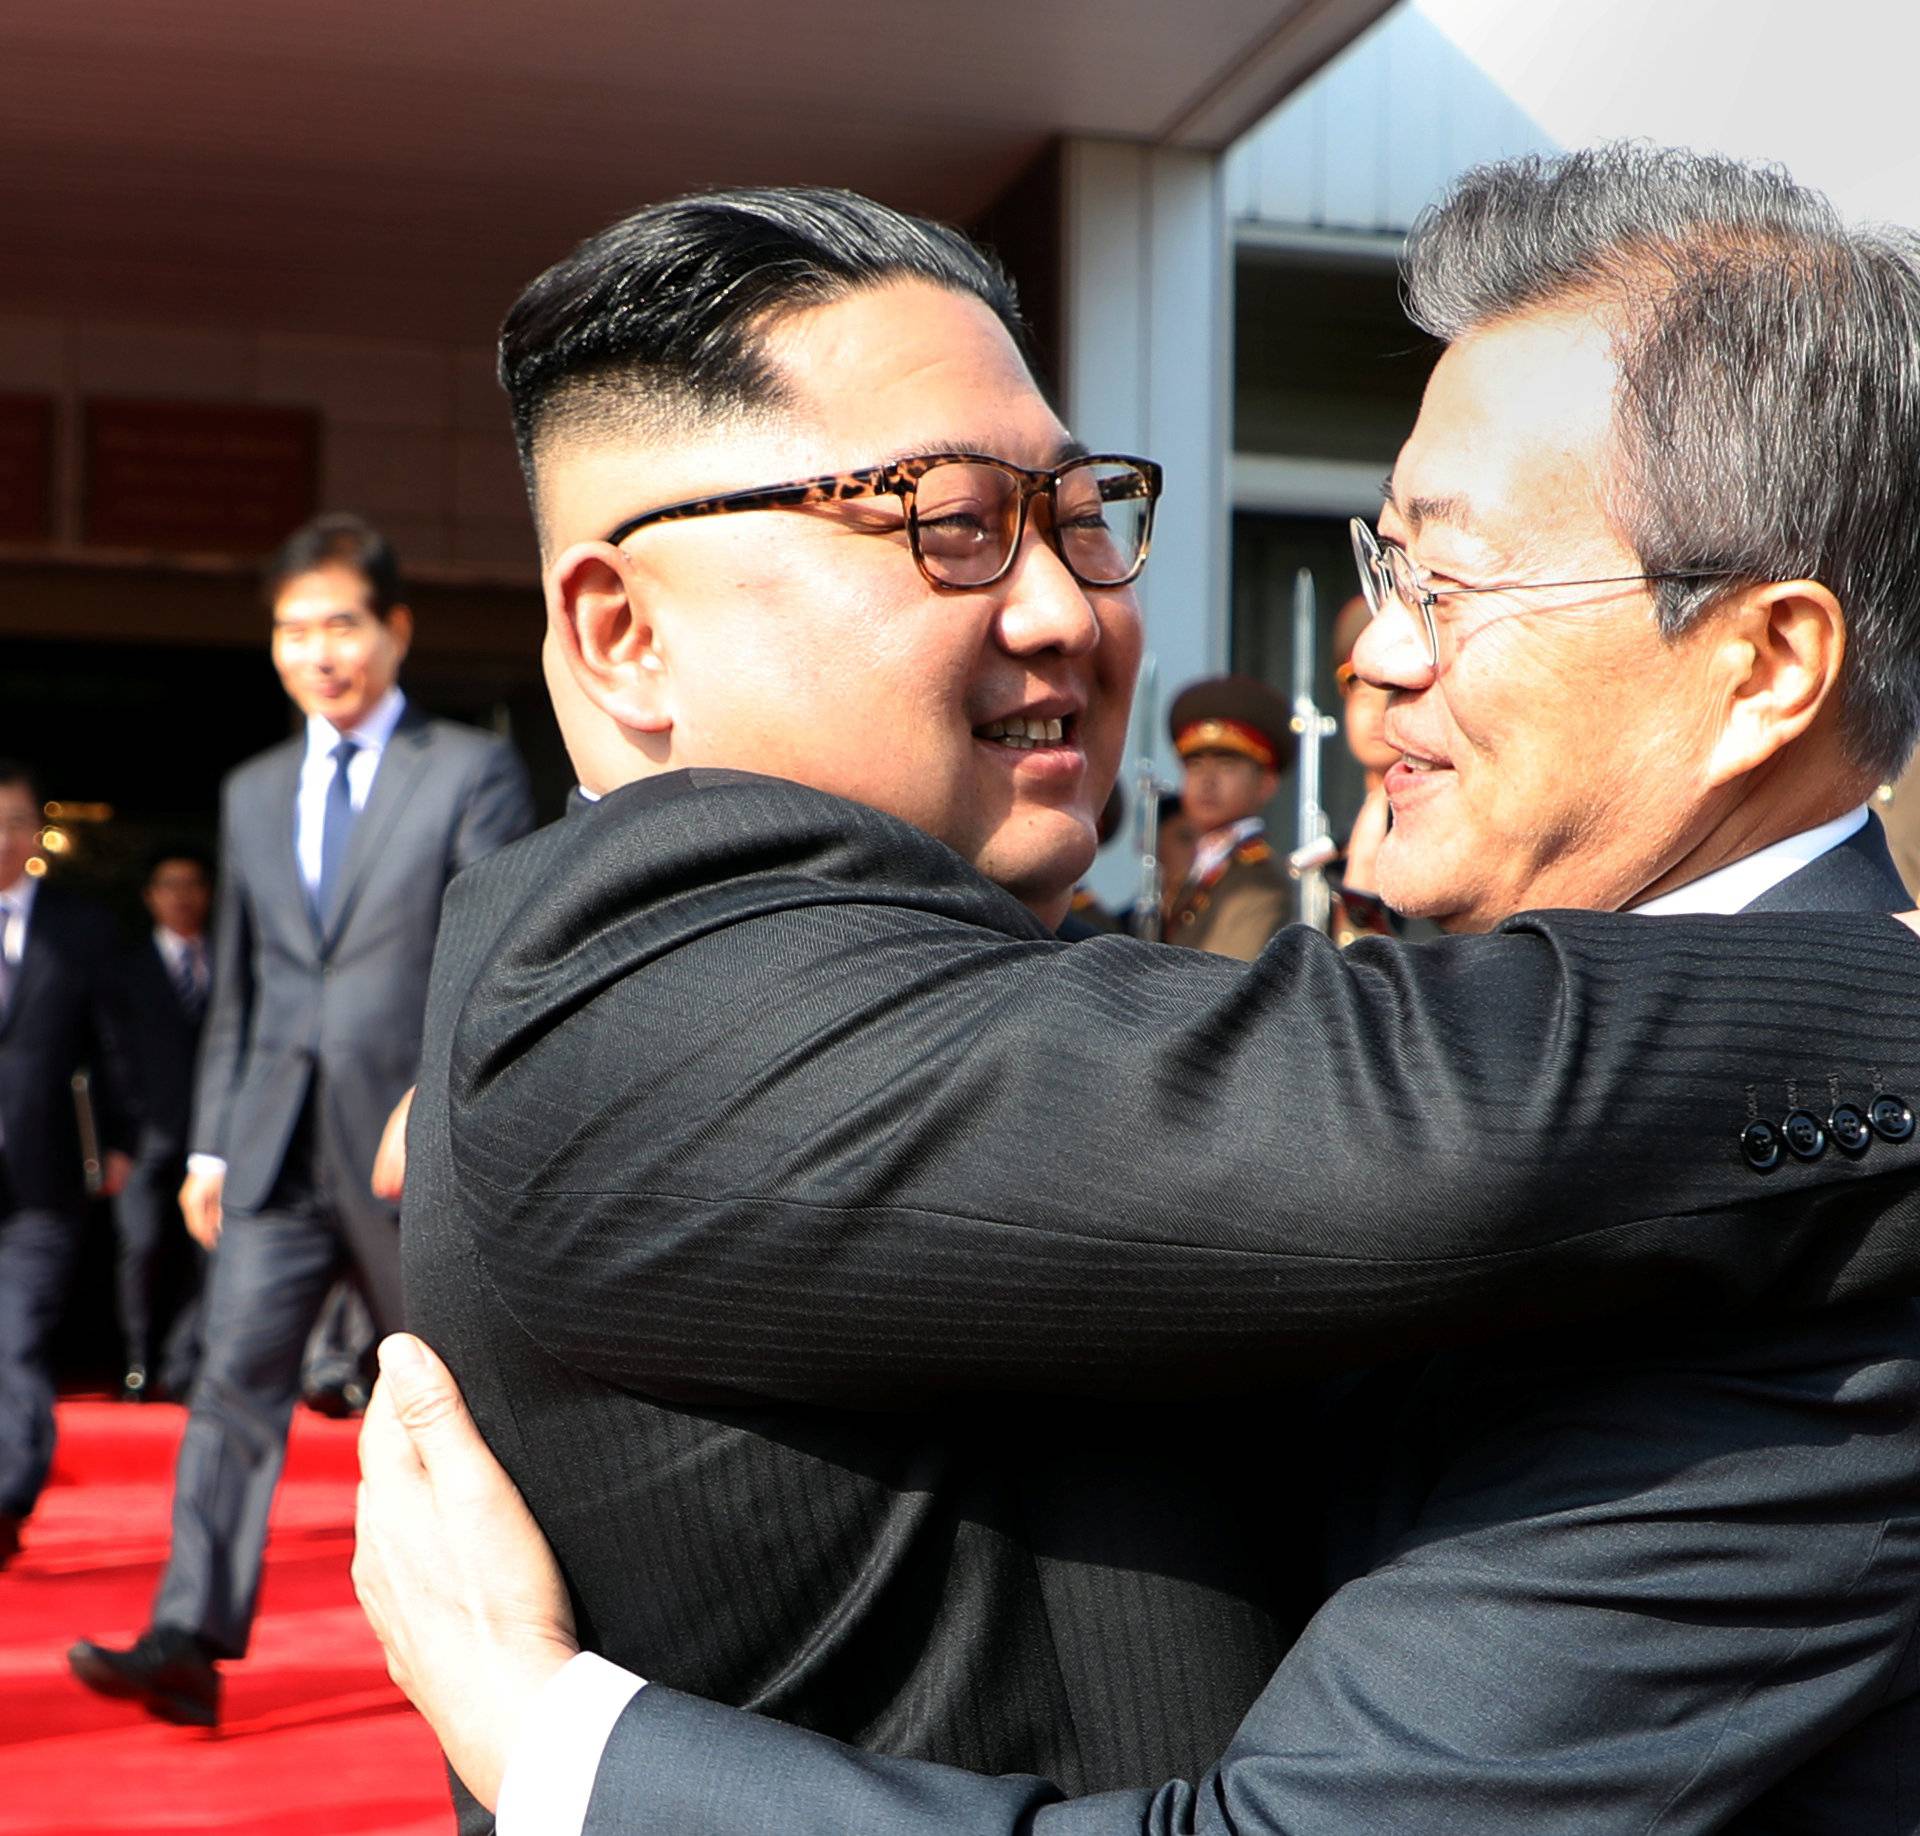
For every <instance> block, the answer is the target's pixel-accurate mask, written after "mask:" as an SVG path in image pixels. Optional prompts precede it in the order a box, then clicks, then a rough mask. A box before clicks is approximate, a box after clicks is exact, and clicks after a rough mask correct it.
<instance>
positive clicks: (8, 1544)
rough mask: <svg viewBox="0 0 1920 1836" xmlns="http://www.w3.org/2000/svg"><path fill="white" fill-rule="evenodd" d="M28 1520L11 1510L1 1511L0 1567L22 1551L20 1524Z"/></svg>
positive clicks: (3, 1566) (4, 1565)
mask: <svg viewBox="0 0 1920 1836" xmlns="http://www.w3.org/2000/svg"><path fill="white" fill-rule="evenodd" d="M26 1521H27V1520H26V1519H25V1518H24V1517H15V1516H14V1514H13V1513H12V1512H11V1511H0V1568H5V1567H6V1565H7V1564H8V1563H9V1562H11V1561H12V1560H13V1558H14V1557H15V1556H17V1555H18V1554H19V1553H20V1526H21V1525H22V1524H24V1523H25V1522H26Z"/></svg>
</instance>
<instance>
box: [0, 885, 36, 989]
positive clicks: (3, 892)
mask: <svg viewBox="0 0 1920 1836" xmlns="http://www.w3.org/2000/svg"><path fill="white" fill-rule="evenodd" d="M39 890H40V882H39V881H38V880H36V879H35V878H34V877H33V875H32V874H30V873H23V874H22V875H21V876H20V877H19V879H17V880H15V881H14V883H13V884H12V885H11V886H0V955H4V956H5V957H6V959H7V962H8V963H9V964H10V965H16V966H17V965H18V963H19V961H20V958H21V956H22V955H23V954H24V953H25V951H26V947H27V926H28V924H30V923H31V922H32V919H33V899H34V895H35V894H36V893H37V892H38V891H39Z"/></svg>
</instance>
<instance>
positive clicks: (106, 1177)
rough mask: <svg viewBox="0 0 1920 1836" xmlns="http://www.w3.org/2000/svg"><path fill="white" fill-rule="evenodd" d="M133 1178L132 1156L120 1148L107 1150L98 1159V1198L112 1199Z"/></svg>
mask: <svg viewBox="0 0 1920 1836" xmlns="http://www.w3.org/2000/svg"><path fill="white" fill-rule="evenodd" d="M132 1177H133V1156H132V1155H131V1154H129V1153H127V1152H125V1150H124V1149H121V1148H108V1149H107V1151H106V1153H105V1154H103V1155H102V1156H101V1158H100V1196H101V1197H102V1198H112V1197H113V1196H114V1194H115V1193H117V1192H122V1191H124V1190H125V1189H126V1184H127V1181H128V1180H129V1179H131V1178H132Z"/></svg>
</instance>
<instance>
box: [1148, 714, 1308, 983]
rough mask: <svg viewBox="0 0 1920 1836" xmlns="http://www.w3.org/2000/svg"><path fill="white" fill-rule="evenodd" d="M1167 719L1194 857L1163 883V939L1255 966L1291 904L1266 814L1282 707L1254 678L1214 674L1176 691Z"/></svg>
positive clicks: (1282, 740) (1274, 788)
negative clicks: (1181, 871)
mask: <svg viewBox="0 0 1920 1836" xmlns="http://www.w3.org/2000/svg"><path fill="white" fill-rule="evenodd" d="M1167 718H1168V725H1169V726H1170V727H1171V729H1172V733H1173V745H1174V750H1175V751H1176V752H1178V753H1179V755H1180V763H1181V765H1182V767H1183V776H1182V783H1181V789H1180V802H1181V809H1182V811H1183V812H1184V815H1185V819H1186V822H1187V824H1188V825H1189V827H1190V828H1191V830H1192V832H1193V836H1194V853H1193V863H1192V865H1191V866H1190V867H1189V868H1188V870H1187V871H1186V873H1185V874H1184V875H1182V877H1181V878H1180V879H1179V880H1178V881H1176V880H1175V879H1174V878H1173V875H1172V873H1171V871H1169V872H1168V873H1167V875H1166V878H1165V880H1164V882H1163V883H1164V885H1165V886H1166V887H1167V908H1166V913H1167V915H1166V929H1165V932H1164V937H1165V940H1166V941H1167V942H1168V943H1176V944H1187V945H1190V946H1191V947H1192V948H1194V949H1196V950H1212V951H1214V952H1215V953H1216V954H1217V955H1220V956H1233V957H1238V958H1239V959H1240V960H1241V961H1242V962H1251V961H1252V960H1253V959H1254V958H1255V957H1256V956H1258V955H1259V954H1260V952H1261V951H1262V950H1263V949H1264V948H1265V947H1266V943H1267V939H1268V938H1270V937H1271V936H1272V935H1273V934H1274V932H1275V931H1277V930H1278V929H1279V928H1280V927H1281V926H1282V925H1283V924H1285V923H1286V922H1287V919H1288V918H1289V916H1291V911H1292V904H1293V894H1292V890H1291V888H1290V887H1289V885H1288V883H1287V877H1286V874H1285V873H1284V872H1283V871H1282V870H1281V867H1280V865H1279V863H1278V862H1277V861H1276V860H1275V859H1274V855H1273V848H1272V846H1271V845H1270V844H1269V842H1268V841H1267V831H1266V823H1265V820H1264V818H1263V815H1262V812H1263V811H1264V810H1265V809H1266V807H1267V805H1268V804H1269V803H1271V802H1272V801H1273V798H1274V795H1275V793H1276V792H1278V790H1279V788H1280V774H1281V772H1282V771H1283V770H1284V769H1285V767H1286V764H1287V762H1288V760H1289V759H1290V758H1291V756H1292V747H1293V738H1292V734H1291V731H1290V720H1291V716H1290V714H1289V712H1288V709H1287V704H1286V702H1285V701H1284V700H1283V699H1282V698H1281V697H1280V696H1279V695H1278V694H1277V693H1276V692H1275V691H1274V690H1272V689H1270V688H1269V687H1268V686H1267V685H1266V684H1265V683H1264V682H1261V681H1259V680H1258V679H1257V678H1255V677H1252V676H1213V677H1209V678H1207V679H1206V680H1205V681H1202V682H1193V683H1189V684H1188V685H1187V687H1185V688H1184V689H1182V690H1181V691H1180V693H1179V694H1178V695H1176V696H1175V697H1174V698H1173V706H1172V708H1171V709H1170V710H1169V711H1168V717H1167ZM1162 858H1163V859H1164V858H1165V856H1164V850H1163V852H1162Z"/></svg>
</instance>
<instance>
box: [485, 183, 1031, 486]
mask: <svg viewBox="0 0 1920 1836" xmlns="http://www.w3.org/2000/svg"><path fill="white" fill-rule="evenodd" d="M906 279H917V280H924V281H930V282H932V283H933V284H934V285H935V286H939V287H947V288H950V289H952V290H953V291H954V292H956V293H963V294H970V295H972V296H973V297H974V298H975V299H978V300H981V301H983V302H984V303H985V304H986V305H987V306H988V307H990V308H991V309H992V311H993V312H994V313H995V315H996V316H997V317H998V318H999V319H1000V322H1001V323H1002V324H1003V325H1005V326H1006V327H1007V329H1008V331H1009V332H1010V333H1012V335H1013V337H1014V340H1015V342H1016V344H1019V345H1020V346H1021V348H1022V351H1023V352H1024V350H1025V333H1024V329H1023V327H1022V325H1021V321H1020V308H1019V304H1018V301H1017V299H1016V297H1015V294H1014V288H1013V282H1012V281H1011V280H1010V279H1009V278H1008V277H1007V275H1006V272H1005V271H1004V270H1003V269H1002V268H1001V266H1000V264H999V263H998V262H997V261H996V260H995V259H994V258H993V257H992V256H991V255H990V254H988V253H986V252H985V251H984V250H982V249H979V248H976V247H975V246H974V245H973V243H971V242H970V241H969V240H968V239H967V238H966V237H965V236H964V235H962V234H961V233H960V232H959V231H958V230H956V229H950V228H948V227H947V226H946V225H944V224H940V223H931V222H928V221H927V220H926V219H924V218H921V217H910V216H907V215H905V214H904V213H902V212H900V211H897V210H892V209H889V208H888V207H887V206H886V205H884V204H876V203H875V202H874V201H873V200H872V199H871V198H863V197H861V196H859V195H858V194H857V193H855V192H851V191H834V190H825V189H818V188H809V187H797V186H795V187H765V188H760V189H747V190H735V191H713V192H704V193H700V194H697V195H694V196H691V197H683V198H675V199H672V200H670V201H668V202H666V203H663V204H650V205H648V206H647V207H646V208H645V209H644V210H638V211H635V212H634V213H633V215H632V216H630V217H625V218H622V219H621V221H620V222H618V223H616V224H614V225H613V226H612V227H611V228H609V229H605V230H602V231H601V232H600V234H599V235H597V236H594V237H592V238H590V239H589V240H588V241H586V242H583V243H582V244H581V245H580V246H579V247H578V248H577V249H575V250H574V251H573V253H572V254H571V255H568V256H567V257H566V258H565V259H564V260H563V261H560V262H557V263H556V264H555V265H554V266H553V267H551V268H549V269H548V270H547V271H546V273H544V274H543V275H541V276H540V278H539V279H538V280H536V281H535V282H534V283H533V285H532V286H530V287H529V288H528V289H527V290H526V291H525V292H524V293H523V294H521V296H520V297H519V299H517V300H516V301H515V302H514V303H513V307H512V310H511V311H509V312H508V314H507V317H506V322H505V324H504V325H503V326H502V327H501V330H500V383H501V386H502V387H503V388H504V389H505V390H506V392H507V396H508V399H509V400H510V401H511V403H512V404H513V427H514V438H515V440H516V442H517V444H518V446H519V449H520V462H521V465H522V466H523V468H524V469H525V471H526V474H527V480H528V485H529V488H530V489H531V487H532V484H533V476H534V460H535V455H536V453H537V451H538V450H539V447H540V444H541V442H542V440H543V439H544V438H545V437H546V436H547V434H548V433H549V431H550V430H552V429H554V428H556V427H560V426H564V427H565V428H566V429H567V430H568V431H569V432H580V431H585V432H592V433H597V434H606V435H613V436H616V437H620V436H626V437H632V436H639V437H650V436H651V437H658V436H661V435H670V434H672V433H675V432H679V431H683V430H685V429H688V428H691V427H695V426H698V425H699V424H700V423H702V422H704V421H710V420H715V419H721V418H726V417H730V416H735V415H759V414H765V413H767V412H769V411H773V410H777V409H778V408H779V407H780V406H781V403H782V400H783V391H782V389H781V385H780V380H779V378H778V377H777V376H776V375H775V374H774V371H773V367H772V366H771V364H769V363H768V361H767V359H766V355H765V351H764V345H763V334H764V332H765V331H766V329H767V328H768V326H769V325H770V324H771V323H772V322H773V321H774V320H775V319H777V318H779V317H781V316H782V315H784V314H786V313H789V312H794V311H798V310H802V309H804V308H807V307H810V306H821V305H825V304H827V303H829V302H830V301H833V300H838V299H843V298H845V297H846V296H847V295H849V294H852V293H857V292H860V291H862V290H863V289H865V288H869V287H877V286H882V285H885V284H886V283H887V282H889V281H896V280H906Z"/></svg>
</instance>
